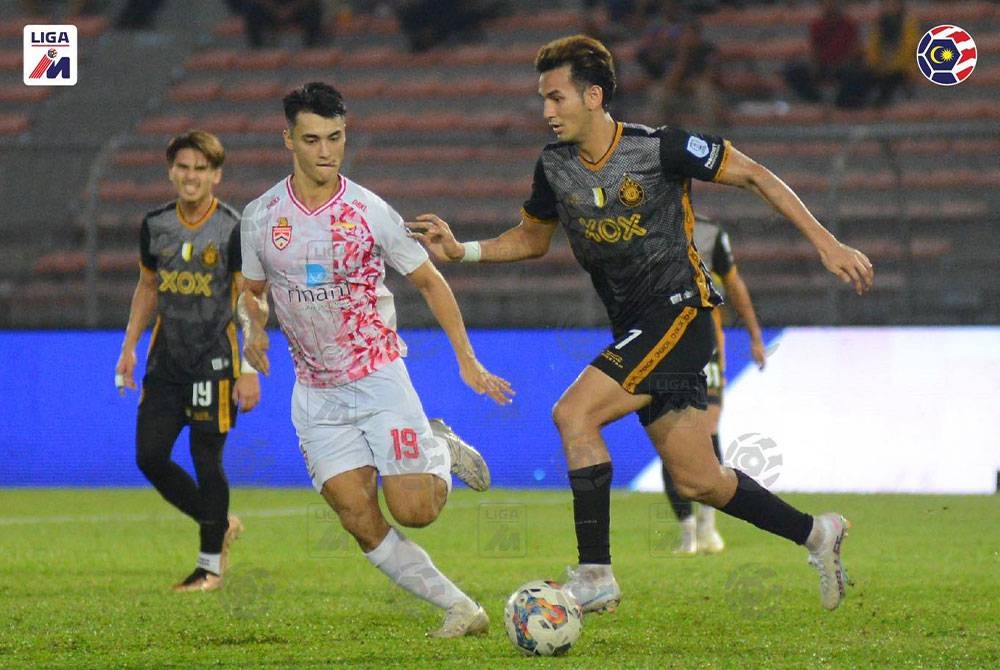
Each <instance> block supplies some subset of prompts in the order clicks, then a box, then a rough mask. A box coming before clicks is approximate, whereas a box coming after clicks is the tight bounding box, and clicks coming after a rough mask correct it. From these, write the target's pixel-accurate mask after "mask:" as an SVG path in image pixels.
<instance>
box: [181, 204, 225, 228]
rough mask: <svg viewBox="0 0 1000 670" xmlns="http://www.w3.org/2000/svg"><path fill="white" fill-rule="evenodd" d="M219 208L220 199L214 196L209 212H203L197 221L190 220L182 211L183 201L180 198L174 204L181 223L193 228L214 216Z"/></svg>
mask: <svg viewBox="0 0 1000 670" xmlns="http://www.w3.org/2000/svg"><path fill="white" fill-rule="evenodd" d="M218 208H219V199H218V198H212V204H211V205H209V206H208V211H207V212H205V213H204V214H202V215H201V217H200V218H199V219H198V220H197V221H188V220H187V217H186V216H184V212H182V211H181V201H180V200H178V201H177V204H176V205H174V209H175V210H176V211H177V220H178V221H180V222H181V224H183V225H184V226H185V227H187V228H191V229H194V228H197V227H198V226H200V225H201V224H203V223H205V222H206V221H208V220H209V219H210V218H211V217H212V215H213V214H215V210H216V209H218Z"/></svg>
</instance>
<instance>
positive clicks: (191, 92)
mask: <svg viewBox="0 0 1000 670" xmlns="http://www.w3.org/2000/svg"><path fill="white" fill-rule="evenodd" d="M221 90H222V84H220V83H219V82H218V81H215V80H196V81H182V82H180V83H178V84H175V85H174V86H172V87H171V88H170V90H169V91H168V92H167V100H169V101H170V102H206V101H209V100H214V99H216V98H217V97H218V96H219V92H220V91H221Z"/></svg>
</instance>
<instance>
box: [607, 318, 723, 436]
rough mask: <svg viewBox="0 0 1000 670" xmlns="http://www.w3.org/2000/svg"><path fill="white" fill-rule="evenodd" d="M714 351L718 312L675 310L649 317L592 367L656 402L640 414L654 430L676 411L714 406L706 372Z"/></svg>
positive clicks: (626, 334)
mask: <svg viewBox="0 0 1000 670" xmlns="http://www.w3.org/2000/svg"><path fill="white" fill-rule="evenodd" d="M714 349H715V335H714V333H713V323H712V310H710V309H699V308H697V307H681V308H670V309H664V310H663V311H660V312H658V313H656V314H650V315H647V316H646V317H645V318H644V319H643V320H641V321H639V322H638V323H636V324H635V325H634V326H633V327H632V328H630V329H629V331H628V332H627V333H625V335H623V336H622V337H621V338H619V339H618V341H617V342H615V343H613V344H611V345H609V346H608V347H607V348H606V349H605V350H604V351H602V352H601V353H600V355H598V356H597V358H595V359H594V360H593V361H591V362H590V364H591V365H593V366H594V367H595V368H597V369H598V370H600V371H601V372H603V373H604V374H606V375H608V376H609V377H611V378H612V379H614V380H615V381H616V382H618V383H619V384H620V385H621V387H622V388H623V389H625V390H626V391H628V392H629V393H633V394H639V393H642V394H647V395H650V396H652V398H653V400H652V402H651V403H650V404H649V405H647V406H646V407H643V408H642V409H640V410H639V411H638V412H636V414H638V415H639V421H640V423H642V425H643V426H648V425H649V424H651V423H652V422H653V421H656V419H658V418H660V417H661V416H663V415H664V414H666V413H667V412H669V411H671V410H679V409H684V408H686V407H697V408H698V409H705V408H706V407H707V406H708V404H707V402H708V399H707V395H708V393H707V389H706V380H705V366H706V365H707V364H708V362H709V359H711V357H712V351H713V350H714Z"/></svg>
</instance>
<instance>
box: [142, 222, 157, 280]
mask: <svg viewBox="0 0 1000 670" xmlns="http://www.w3.org/2000/svg"><path fill="white" fill-rule="evenodd" d="M139 261H140V262H141V263H142V266H143V267H144V268H146V269H147V270H156V256H155V255H154V254H153V252H152V251H151V250H150V235H149V219H143V220H142V227H140V228H139Z"/></svg>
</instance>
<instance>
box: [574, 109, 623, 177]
mask: <svg viewBox="0 0 1000 670" xmlns="http://www.w3.org/2000/svg"><path fill="white" fill-rule="evenodd" d="M624 130H625V124H623V123H622V122H620V121H619V122H617V123H615V136H614V138H613V139H612V140H611V146H610V147H608V150H607V151H605V152H604V155H603V156H601V157H600V158H598V159H597V162H596V163H591V162H590V161H588V160H587V159H586V158H584V157H583V156H582V155H580V153H579V151H577V155H578V156H580V162H581V163H583V167H585V168H587V169H588V170H590V171H591V172H597V171H599V170H600V169H601V168H603V167H604V166H605V165H607V164H608V161H609V160H611V155H612V154H614V153H615V149H617V148H618V143H619V142H620V141H621V139H622V132H623V131H624Z"/></svg>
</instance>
